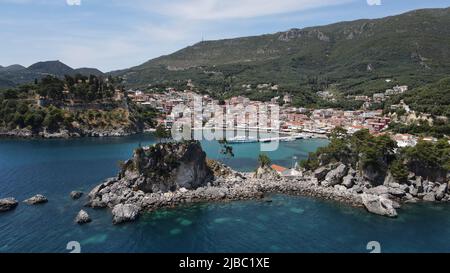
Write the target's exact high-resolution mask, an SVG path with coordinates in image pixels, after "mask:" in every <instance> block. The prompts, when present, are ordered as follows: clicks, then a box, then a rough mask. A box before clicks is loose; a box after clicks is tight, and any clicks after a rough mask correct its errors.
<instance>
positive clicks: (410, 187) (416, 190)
mask: <svg viewBox="0 0 450 273" xmlns="http://www.w3.org/2000/svg"><path fill="white" fill-rule="evenodd" d="M409 193H410V194H411V195H412V196H415V197H417V195H418V194H419V190H418V189H417V188H415V187H414V186H413V185H411V186H409Z"/></svg>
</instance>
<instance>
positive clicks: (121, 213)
mask: <svg viewBox="0 0 450 273" xmlns="http://www.w3.org/2000/svg"><path fill="white" fill-rule="evenodd" d="M139 212H140V208H139V207H137V206H136V205H133V204H118V205H116V206H115V207H114V208H113V210H112V214H113V224H115V225H116V224H121V223H124V222H131V221H134V220H136V219H137V218H138V217H139Z"/></svg>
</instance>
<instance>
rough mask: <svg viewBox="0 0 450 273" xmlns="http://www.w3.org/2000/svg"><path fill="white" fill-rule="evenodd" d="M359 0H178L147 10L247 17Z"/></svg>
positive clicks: (156, 3)
mask: <svg viewBox="0 0 450 273" xmlns="http://www.w3.org/2000/svg"><path fill="white" fill-rule="evenodd" d="M353 1H355V0H326V1H317V0H278V1H273V0H226V1H225V0H174V1H161V0H157V1H151V2H150V3H149V2H148V1H147V5H146V7H147V9H148V10H150V11H153V12H158V13H160V14H163V15H167V16H171V17H176V18H184V19H191V20H192V19H193V20H221V19H245V18H255V17H261V16H269V15H277V14H285V13H291V12H298V11H305V10H309V9H314V8H321V7H329V6H335V5H340V4H345V3H349V2H353Z"/></svg>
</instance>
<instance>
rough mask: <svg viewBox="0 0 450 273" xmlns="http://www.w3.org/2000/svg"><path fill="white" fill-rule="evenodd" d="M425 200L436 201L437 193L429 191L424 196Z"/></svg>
mask: <svg viewBox="0 0 450 273" xmlns="http://www.w3.org/2000/svg"><path fill="white" fill-rule="evenodd" d="M423 201H426V202H435V201H436V194H435V193H434V192H429V193H427V194H425V195H424V196H423Z"/></svg>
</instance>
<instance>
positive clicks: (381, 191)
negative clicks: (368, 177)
mask: <svg viewBox="0 0 450 273" xmlns="http://www.w3.org/2000/svg"><path fill="white" fill-rule="evenodd" d="M364 192H365V193H367V194H373V195H383V194H388V193H389V188H388V187H386V186H378V187H374V188H370V189H367V190H365V191H364Z"/></svg>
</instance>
